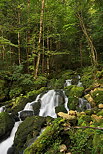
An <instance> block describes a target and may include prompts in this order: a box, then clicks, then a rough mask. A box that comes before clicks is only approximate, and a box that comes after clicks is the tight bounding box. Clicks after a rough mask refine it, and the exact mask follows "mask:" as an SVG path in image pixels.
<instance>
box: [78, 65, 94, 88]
mask: <svg viewBox="0 0 103 154" xmlns="http://www.w3.org/2000/svg"><path fill="white" fill-rule="evenodd" d="M94 71H95V68H93V67H91V66H89V67H86V68H84V69H83V75H82V77H81V81H82V84H83V86H84V87H85V88H88V87H90V86H91V85H92V84H93V82H94V81H93V79H94V76H93V74H94Z"/></svg>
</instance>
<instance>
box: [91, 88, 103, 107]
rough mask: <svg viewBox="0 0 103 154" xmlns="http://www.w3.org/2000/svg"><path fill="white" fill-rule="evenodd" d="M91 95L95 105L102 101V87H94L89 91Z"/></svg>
mask: <svg viewBox="0 0 103 154" xmlns="http://www.w3.org/2000/svg"><path fill="white" fill-rule="evenodd" d="M91 95H92V97H93V99H94V101H95V103H96V105H98V104H102V103H103V88H95V89H94V90H93V91H92V92H91Z"/></svg>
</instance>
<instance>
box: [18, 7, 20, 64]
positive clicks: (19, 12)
mask: <svg viewBox="0 0 103 154" xmlns="http://www.w3.org/2000/svg"><path fill="white" fill-rule="evenodd" d="M18 25H20V9H18ZM18 61H19V65H20V64H21V51H20V32H19V31H18Z"/></svg>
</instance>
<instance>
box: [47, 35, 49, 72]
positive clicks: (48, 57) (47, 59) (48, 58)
mask: <svg viewBox="0 0 103 154" xmlns="http://www.w3.org/2000/svg"><path fill="white" fill-rule="evenodd" d="M47 50H48V51H49V37H48V36H47ZM47 74H48V75H49V55H47Z"/></svg>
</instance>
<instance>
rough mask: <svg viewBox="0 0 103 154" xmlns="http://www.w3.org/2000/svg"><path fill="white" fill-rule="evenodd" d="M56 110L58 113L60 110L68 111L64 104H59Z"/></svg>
mask: <svg viewBox="0 0 103 154" xmlns="http://www.w3.org/2000/svg"><path fill="white" fill-rule="evenodd" d="M55 112H56V113H58V112H64V113H67V110H66V109H65V107H64V105H59V106H57V107H55Z"/></svg>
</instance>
